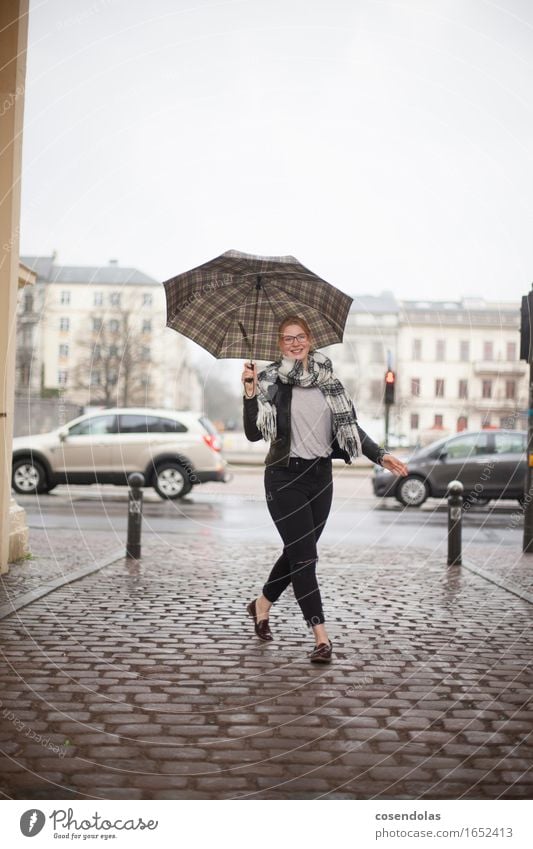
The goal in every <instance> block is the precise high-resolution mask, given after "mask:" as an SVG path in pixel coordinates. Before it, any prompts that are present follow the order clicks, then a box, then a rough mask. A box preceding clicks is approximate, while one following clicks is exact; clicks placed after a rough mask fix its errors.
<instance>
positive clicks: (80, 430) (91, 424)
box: [69, 416, 115, 436]
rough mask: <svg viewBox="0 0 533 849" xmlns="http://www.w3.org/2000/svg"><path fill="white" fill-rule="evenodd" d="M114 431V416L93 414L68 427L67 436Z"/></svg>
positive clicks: (93, 434) (91, 434)
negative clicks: (91, 416)
mask: <svg viewBox="0 0 533 849" xmlns="http://www.w3.org/2000/svg"><path fill="white" fill-rule="evenodd" d="M114 432H115V416H93V418H90V419H85V421H83V422H78V424H75V425H72V427H71V428H69V436H95V435H98V434H100V435H101V434H103V433H114Z"/></svg>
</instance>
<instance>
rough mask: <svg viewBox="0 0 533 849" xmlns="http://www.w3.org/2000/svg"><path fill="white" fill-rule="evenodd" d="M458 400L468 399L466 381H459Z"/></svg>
mask: <svg viewBox="0 0 533 849" xmlns="http://www.w3.org/2000/svg"><path fill="white" fill-rule="evenodd" d="M458 394H459V398H468V380H460V381H459V393H458Z"/></svg>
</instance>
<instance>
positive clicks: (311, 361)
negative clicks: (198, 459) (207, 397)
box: [241, 316, 407, 663]
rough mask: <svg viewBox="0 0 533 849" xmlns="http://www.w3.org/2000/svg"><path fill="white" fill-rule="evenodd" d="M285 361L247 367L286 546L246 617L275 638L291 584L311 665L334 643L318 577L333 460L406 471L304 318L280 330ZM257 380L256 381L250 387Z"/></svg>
mask: <svg viewBox="0 0 533 849" xmlns="http://www.w3.org/2000/svg"><path fill="white" fill-rule="evenodd" d="M279 347H280V351H281V357H280V359H278V360H276V361H275V362H273V363H271V364H270V365H268V366H267V367H266V368H265V369H264V370H263V371H261V372H260V373H259V374H258V375H256V374H255V369H254V367H253V366H252V365H251V364H250V363H245V365H244V370H243V372H242V375H241V379H242V381H243V389H244V392H243V405H244V411H243V416H244V431H245V433H246V437H247V438H248V439H249V440H250V441H251V442H257V441H258V440H260V439H266V440H270V450H269V452H268V454H267V457H266V459H265V464H266V468H265V493H266V499H267V506H268V509H269V511H270V514H271V516H272V518H273V520H274V523H275V525H276V527H277V529H278V531H279V533H280V536H281V538H282V540H283V543H284V548H283V552H282V553H281V555H280V557H279V558H278V560H277V561H276V563H275V564H274V566H273V567H272V570H271V572H270V575H269V576H268V579H267V581H266V583H265V585H264V586H263V590H262V593H261V595H260V596H258V598H256V599H254V600H253V601H251V602H250V603H249V604H248V606H247V611H248V613H249V615H250V616H252V617H253V620H254V627H255V633H256V634H257V636H258V637H259V639H261V640H265V641H267V640H272V639H273V636H272V632H271V630H270V626H269V621H268V615H269V611H270V608H271V607H272V605H273V604H274V602H276V601H277V600H278V598H279V597H280V595H281V594H282V592H283V591H284V590H285V589H286V588H287V587H288V585H289V584H291V583H292V586H293V590H294V594H295V596H296V600H297V602H298V604H299V605H300V609H301V611H302V614H303V617H304V619H305V622H306V624H307V626H308V627H309V628H312V629H313V633H314V637H315V643H316V645H315V649H314V651H313V652H312V653H311V655H310V660H311V662H312V663H329V662H330V661H331V655H332V643H331V641H330V640H329V638H328V635H327V631H326V627H325V624H324V623H325V617H324V611H323V608H322V600H321V596H320V589H319V587H318V583H317V578H316V562H317V559H318V554H317V542H318V539H319V537H320V535H321V533H322V531H323V530H324V526H325V524H326V520H327V518H328V515H329V511H330V508H331V501H332V495H333V482H332V471H331V460H332V458H341V459H343V460H344V461H345V462H346V463H351V458H352V457H357V456H359V455H360V454H364V455H365V456H366V457H368V458H369V459H370V460H372V461H373V462H374V463H379V464H380V465H382V466H385V467H386V468H387V469H390V471H392V472H394V473H395V474H400V475H406V474H407V466H405V464H404V463H402V462H401V460H398V459H397V458H396V457H393V456H392V455H391V454H390V453H389V452H388V451H386V450H385V449H383V448H380V447H379V446H378V445H377V444H376V443H375V442H374V441H373V440H372V439H371V438H370V437H369V436H368V435H367V434H366V433H365V432H364V430H362V428H360V427H359V425H358V423H357V419H356V414H355V409H354V406H353V404H352V402H351V400H350V398H349V396H348V394H347V393H346V391H345V389H344V387H343V385H342V383H341V382H340V381H339V380H338V379H337V378H336V377H335V375H334V373H333V369H332V365H331V360H330V359H329V358H328V357H326V355H325V354H322V353H321V352H320V351H317V350H315V349H314V348H313V337H312V332H311V328H310V327H309V325H308V324H307V322H306V321H305V320H304V319H302V318H300V317H299V316H287V318H286V319H285V320H284V321H282V323H281V324H280V326H279ZM247 378H252V380H251V382H245V381H246V380H247Z"/></svg>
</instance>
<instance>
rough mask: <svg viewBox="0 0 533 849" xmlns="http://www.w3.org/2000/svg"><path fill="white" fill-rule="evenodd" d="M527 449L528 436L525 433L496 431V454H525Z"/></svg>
mask: <svg viewBox="0 0 533 849" xmlns="http://www.w3.org/2000/svg"><path fill="white" fill-rule="evenodd" d="M525 450H526V436H525V434H523V433H495V434H494V451H495V452H496V454H523V453H524V451H525Z"/></svg>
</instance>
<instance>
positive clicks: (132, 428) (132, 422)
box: [119, 414, 187, 433]
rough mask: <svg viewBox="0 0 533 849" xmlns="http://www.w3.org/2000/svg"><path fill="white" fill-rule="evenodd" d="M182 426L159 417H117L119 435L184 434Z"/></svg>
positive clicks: (184, 430)
mask: <svg viewBox="0 0 533 849" xmlns="http://www.w3.org/2000/svg"><path fill="white" fill-rule="evenodd" d="M186 432H187V428H186V427H185V425H184V424H182V423H181V422H179V421H176V420H175V419H165V418H161V417H160V416H144V415H140V414H139V415H133V414H131V415H123V416H120V417H119V433H186Z"/></svg>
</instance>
